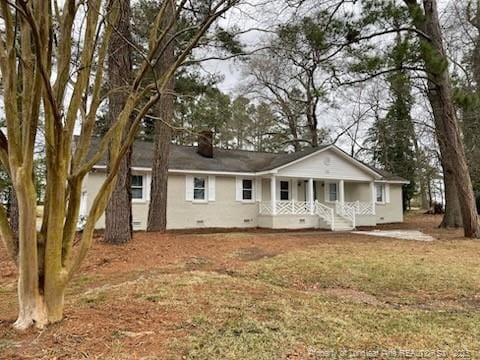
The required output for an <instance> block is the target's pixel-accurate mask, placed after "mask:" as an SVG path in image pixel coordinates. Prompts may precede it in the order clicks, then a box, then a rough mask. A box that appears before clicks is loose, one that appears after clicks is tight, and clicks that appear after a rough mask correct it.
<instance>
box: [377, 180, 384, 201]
mask: <svg viewBox="0 0 480 360" xmlns="http://www.w3.org/2000/svg"><path fill="white" fill-rule="evenodd" d="M375 198H376V200H377V203H379V204H384V203H385V184H375Z"/></svg>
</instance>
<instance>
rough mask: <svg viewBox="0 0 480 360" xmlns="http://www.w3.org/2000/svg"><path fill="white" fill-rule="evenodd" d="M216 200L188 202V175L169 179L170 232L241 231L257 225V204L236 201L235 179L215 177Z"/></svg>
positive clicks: (168, 219) (171, 176)
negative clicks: (224, 229) (208, 229)
mask: <svg viewBox="0 0 480 360" xmlns="http://www.w3.org/2000/svg"><path fill="white" fill-rule="evenodd" d="M215 182H216V186H215V188H216V194H215V195H216V196H215V201H211V202H208V203H195V202H192V201H186V200H185V176H184V175H170V176H169V178H168V198H167V204H168V211H167V228H168V229H188V228H201V227H206V228H217V227H218V228H241V227H255V226H257V212H258V204H257V203H255V202H253V203H252V202H249V203H244V202H240V201H236V178H235V177H226V176H217V177H216V180H215Z"/></svg>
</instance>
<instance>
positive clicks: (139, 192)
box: [130, 175, 144, 200]
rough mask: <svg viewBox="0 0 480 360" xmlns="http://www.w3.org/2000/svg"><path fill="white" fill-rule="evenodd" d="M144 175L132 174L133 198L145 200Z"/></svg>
mask: <svg viewBox="0 0 480 360" xmlns="http://www.w3.org/2000/svg"><path fill="white" fill-rule="evenodd" d="M143 183H144V181H143V176H142V175H132V177H131V184H130V186H131V189H132V200H143V199H144V196H143V192H144V189H143Z"/></svg>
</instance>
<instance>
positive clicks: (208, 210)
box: [84, 172, 258, 230]
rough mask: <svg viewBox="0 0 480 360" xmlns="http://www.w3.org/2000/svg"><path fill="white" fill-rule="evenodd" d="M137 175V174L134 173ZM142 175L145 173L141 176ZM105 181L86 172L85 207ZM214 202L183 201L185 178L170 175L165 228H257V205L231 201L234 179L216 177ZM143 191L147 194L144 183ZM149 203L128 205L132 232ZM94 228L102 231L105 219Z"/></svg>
mask: <svg viewBox="0 0 480 360" xmlns="http://www.w3.org/2000/svg"><path fill="white" fill-rule="evenodd" d="M138 174H139V175H140V174H141V173H138ZM144 175H146V174H144ZM104 180H105V173H103V172H95V173H90V174H89V176H88V178H87V179H86V183H85V185H84V187H85V189H88V198H87V208H88V209H90V207H91V205H92V202H93V199H94V197H95V195H96V194H97V193H98V190H99V189H100V186H101V185H102V183H103V181H104ZM215 182H216V186H215V189H216V191H215V193H216V194H215V195H216V196H215V201H210V202H208V203H207V202H205V203H196V202H192V201H186V200H185V175H170V176H169V178H168V195H167V203H168V205H167V206H168V209H167V228H168V229H188V228H202V227H205V228H215V227H219V228H237V227H256V226H257V211H258V204H257V203H243V202H239V201H236V199H235V193H236V192H235V187H236V178H235V177H223V176H216V181H215ZM144 185H145V188H144V191H147V192H149V190H150V183H149V181H147V182H146V183H145V184H144ZM148 206H149V201H148V200H145V201H139V200H135V201H134V202H133V204H132V212H133V224H134V229H135V230H144V229H146V227H147V219H148ZM96 227H97V229H103V228H105V217H104V215H102V217H101V218H100V219H99V221H98V222H97V225H96Z"/></svg>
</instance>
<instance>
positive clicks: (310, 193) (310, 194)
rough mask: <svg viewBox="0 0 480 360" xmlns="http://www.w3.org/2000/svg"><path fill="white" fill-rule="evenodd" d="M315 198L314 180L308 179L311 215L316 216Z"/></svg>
mask: <svg viewBox="0 0 480 360" xmlns="http://www.w3.org/2000/svg"><path fill="white" fill-rule="evenodd" d="M313 199H314V196H313V178H309V179H308V204H309V206H310V215H313V214H314V208H313V207H314V204H313V202H314V200H313Z"/></svg>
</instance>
